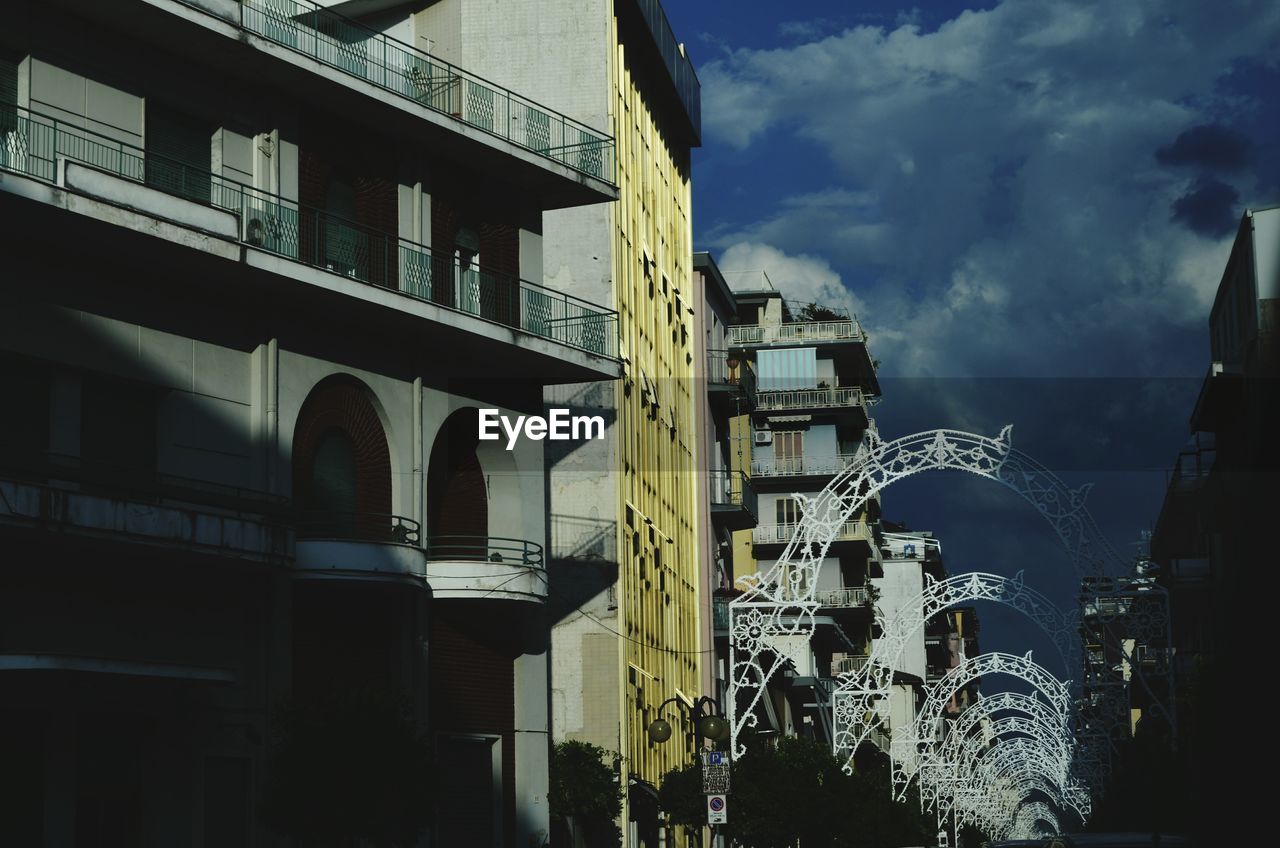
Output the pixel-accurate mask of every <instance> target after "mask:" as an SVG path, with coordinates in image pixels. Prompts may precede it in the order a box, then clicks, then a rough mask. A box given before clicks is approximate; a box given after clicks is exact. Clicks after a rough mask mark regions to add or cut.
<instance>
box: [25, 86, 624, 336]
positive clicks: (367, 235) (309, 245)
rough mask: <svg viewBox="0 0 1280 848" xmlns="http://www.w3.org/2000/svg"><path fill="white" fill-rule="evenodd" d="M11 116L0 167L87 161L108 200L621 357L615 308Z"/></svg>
mask: <svg viewBox="0 0 1280 848" xmlns="http://www.w3.org/2000/svg"><path fill="white" fill-rule="evenodd" d="M12 121H13V127H14V128H13V129H12V130H10V131H9V132H7V133H6V134H5V135H4V136H3V137H0V170H8V171H14V172H16V173H19V174H22V175H24V176H28V177H32V178H34V179H36V180H39V181H41V182H45V183H50V184H53V185H55V186H66V187H71V186H69V182H71V181H72V180H71V178H70V177H69V176H68V174H67V165H65V164H63V163H77V165H78V164H80V163H82V164H83V165H85V166H87V169H85V170H84V172H83V173H82V174H80V176H79V177H78V179H79V180H80V181H81V182H82V183H83V184H84V185H83V186H76V187H80V188H84V189H85V190H86V191H91V192H92V193H93V194H94V195H95V196H99V197H101V198H103V199H105V200H107V201H108V202H111V203H114V204H119V205H125V206H132V207H137V206H140V205H141V203H140V199H141V198H142V197H143V195H144V194H145V193H146V191H147V190H152V191H154V192H157V193H159V194H158V196H167V197H171V198H178V199H179V200H181V201H186V203H181V204H174V203H167V205H165V206H164V208H163V209H160V210H159V212H158V214H160V215H162V216H163V217H165V218H166V219H167V220H173V221H177V222H179V223H181V224H184V225H186V226H189V227H193V228H197V229H200V230H203V231H205V232H209V233H213V234H216V235H217V236H218V237H221V238H227V239H231V240H233V241H235V242H238V243H239V244H242V245H245V246H247V247H251V248H255V249H256V250H260V251H263V252H265V253H269V254H273V255H275V256H278V257H282V258H284V259H287V260H289V261H291V262H295V263H299V264H302V265H307V266H310V267H313V268H319V269H321V270H323V271H326V272H328V273H330V274H334V275H337V276H339V277H342V278H344V279H346V280H350V281H354V282H356V283H360V284H365V285H368V286H372V287H375V288H377V289H380V290H384V291H391V292H395V293H397V294H398V295H399V296H401V297H404V298H406V299H407V300H410V301H418V302H425V303H430V304H434V305H436V306H440V307H443V308H445V309H448V310H451V311H454V312H459V313H465V314H468V315H472V316H475V317H477V318H481V319H483V320H485V321H489V322H492V323H495V324H499V325H502V326H505V327H509V328H512V329H515V330H517V331H519V332H522V333H525V334H528V335H530V336H535V337H538V338H542V339H547V340H550V341H553V342H557V343H559V344H562V345H566V346H568V347H570V348H574V349H577V350H580V351H583V352H585V353H589V354H593V355H595V356H602V357H607V358H609V359H616V357H617V340H618V316H617V313H616V312H614V311H613V310H609V309H604V308H602V307H599V306H595V305H594V304H591V303H588V302H586V301H583V300H580V299H578V298H575V297H573V296H571V295H567V294H563V293H560V292H556V291H553V290H551V289H547V288H544V287H542V286H539V285H537V284H535V283H531V282H528V281H526V280H520V279H517V278H515V277H512V276H508V275H503V274H496V273H493V272H490V271H487V270H484V269H478V268H474V267H462V266H459V265H458V264H457V263H456V262H455V261H454V259H453V258H452V257H451V256H439V255H435V254H433V253H432V252H431V250H430V249H429V248H427V247H424V246H423V245H420V244H417V243H415V242H412V241H408V240H406V239H401V238H398V237H396V236H394V235H391V234H389V233H384V232H380V231H377V230H374V229H370V228H368V227H364V226H362V225H360V224H357V223H354V222H352V221H348V220H345V219H343V218H340V217H337V216H334V215H330V214H329V213H327V212H325V211H323V210H319V209H313V208H310V207H305V206H300V205H298V204H297V203H294V202H293V201H289V200H285V199H284V198H281V197H279V196H277V195H273V194H268V193H267V192H263V191H260V190H258V189H255V188H252V187H250V186H247V185H244V184H242V183H238V182H234V181H232V180H228V179H225V178H223V177H221V176H218V175H215V174H210V173H208V172H205V171H199V170H196V169H193V168H191V167H190V166H187V165H185V164H182V163H180V162H176V161H173V160H169V159H165V158H163V157H159V156H156V155H154V154H148V153H147V152H146V151H145V150H143V149H141V148H137V147H133V146H130V145H127V144H124V143H122V142H118V141H114V140H112V139H110V138H107V137H106V136H101V135H97V134H95V133H92V132H89V131H87V130H82V129H79V128H77V127H71V126H68V125H66V124H64V123H63V122H61V121H58V120H57V119H54V118H51V117H48V116H45V115H41V114H39V113H34V112H30V111H28V110H26V109H18V110H16V117H13V118H12ZM112 177H114V178H118V180H117V181H112V180H111V178H112ZM119 181H124V184H123V185H122V184H121V183H120V182H119ZM134 186H137V188H136V189H135V188H133V187H134Z"/></svg>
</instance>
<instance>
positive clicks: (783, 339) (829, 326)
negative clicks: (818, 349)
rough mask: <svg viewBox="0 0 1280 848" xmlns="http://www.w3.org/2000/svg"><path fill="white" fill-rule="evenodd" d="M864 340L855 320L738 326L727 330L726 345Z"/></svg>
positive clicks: (865, 338)
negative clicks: (727, 343) (727, 341)
mask: <svg viewBox="0 0 1280 848" xmlns="http://www.w3.org/2000/svg"><path fill="white" fill-rule="evenodd" d="M866 340H867V337H866V334H865V333H863V332H862V326H861V325H860V324H859V323H858V322H857V320H856V319H849V320H848V321H807V322H799V323H793V324H740V325H738V326H734V327H730V328H729V343H730V344H731V345H734V346H735V347H755V346H762V345H774V344H803V343H805V342H821V341H855V342H865V341H866Z"/></svg>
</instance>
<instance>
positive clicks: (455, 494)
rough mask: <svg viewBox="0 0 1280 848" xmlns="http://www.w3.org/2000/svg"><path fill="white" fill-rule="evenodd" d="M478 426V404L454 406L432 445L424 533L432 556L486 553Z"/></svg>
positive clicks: (486, 504)
mask: <svg viewBox="0 0 1280 848" xmlns="http://www.w3.org/2000/svg"><path fill="white" fill-rule="evenodd" d="M477 427H478V424H477V416H476V410H474V409H461V410H458V411H457V412H455V413H453V415H451V416H450V417H449V419H448V420H447V421H446V422H445V424H444V426H443V427H441V429H440V434H439V435H438V436H436V441H435V444H434V445H432V448H431V465H430V467H429V468H428V471H427V535H428V547H429V549H430V551H431V554H432V556H433V557H435V558H440V559H476V558H479V559H486V558H487V551H488V543H489V542H488V539H489V493H488V487H487V485H486V481H485V475H484V469H483V468H482V467H481V465H480V458H479V457H478V456H477V455H476V446H477V445H478V444H479V442H478V441H477V438H476V434H477V432H478V429H477Z"/></svg>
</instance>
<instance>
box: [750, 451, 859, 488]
mask: <svg viewBox="0 0 1280 848" xmlns="http://www.w3.org/2000/svg"><path fill="white" fill-rule="evenodd" d="M854 458H855V455H854V454H851V453H849V454H836V455H822V454H819V455H805V456H793V457H784V458H781V459H770V460H760V459H753V460H752V461H751V476H752V478H753V479H754V478H761V479H773V478H785V479H786V480H787V481H789V482H790V481H793V478H796V477H834V476H835V475H837V474H839V473H840V472H841V471H843V470H844V469H845V468H846V467H848V466H849V464H850V463H852V462H853V460H854Z"/></svg>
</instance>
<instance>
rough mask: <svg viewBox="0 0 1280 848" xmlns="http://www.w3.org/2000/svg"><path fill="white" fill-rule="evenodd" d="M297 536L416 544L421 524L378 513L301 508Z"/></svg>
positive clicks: (401, 517)
mask: <svg viewBox="0 0 1280 848" xmlns="http://www.w3.org/2000/svg"><path fill="white" fill-rule="evenodd" d="M297 527H298V538H299V539H338V540H341V541H356V542H391V543H394V544H400V545H417V544H418V543H419V542H421V540H422V525H421V524H419V523H418V522H416V521H414V520H413V519H412V518H405V517H404V516H402V515H391V514H389V513H378V512H343V511H338V510H304V511H302V512H300V513H298V519H297Z"/></svg>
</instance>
